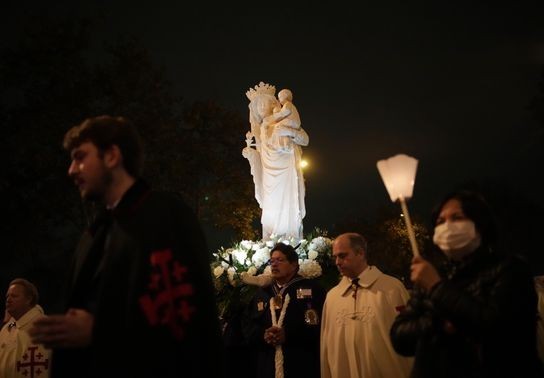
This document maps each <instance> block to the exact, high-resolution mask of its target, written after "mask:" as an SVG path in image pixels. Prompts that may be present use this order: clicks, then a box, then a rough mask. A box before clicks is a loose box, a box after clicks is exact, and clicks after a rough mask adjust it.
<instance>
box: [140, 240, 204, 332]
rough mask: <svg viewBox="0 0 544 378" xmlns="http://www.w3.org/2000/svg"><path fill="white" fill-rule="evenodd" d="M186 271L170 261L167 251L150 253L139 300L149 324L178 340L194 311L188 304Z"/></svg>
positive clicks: (190, 290) (189, 293) (189, 289)
mask: <svg viewBox="0 0 544 378" xmlns="http://www.w3.org/2000/svg"><path fill="white" fill-rule="evenodd" d="M187 272H188V268H187V267H186V266H184V265H181V264H180V263H179V261H176V260H174V259H173V255H172V250H171V249H165V250H161V251H154V252H152V253H151V275H150V277H149V284H148V287H147V291H146V293H145V294H144V295H142V296H141V297H140V300H139V302H140V307H141V308H142V310H143V312H144V314H145V316H146V318H147V321H148V322H149V324H150V325H151V326H152V327H157V326H166V327H168V328H169V329H170V331H171V332H172V335H173V336H174V337H175V338H176V339H178V340H181V339H182V338H183V336H184V330H185V326H186V325H187V324H188V323H189V322H190V320H191V319H192V317H193V315H194V312H195V310H196V308H195V307H194V306H193V305H192V304H191V302H192V298H193V292H194V290H193V285H192V284H191V283H189V282H187V281H188V279H187Z"/></svg>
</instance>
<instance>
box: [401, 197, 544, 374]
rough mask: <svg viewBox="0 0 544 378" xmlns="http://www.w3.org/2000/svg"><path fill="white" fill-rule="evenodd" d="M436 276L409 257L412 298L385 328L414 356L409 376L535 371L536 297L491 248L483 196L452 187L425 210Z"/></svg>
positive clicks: (519, 265) (513, 261) (526, 277)
mask: <svg viewBox="0 0 544 378" xmlns="http://www.w3.org/2000/svg"><path fill="white" fill-rule="evenodd" d="M432 221H433V224H434V225H435V229H434V235H433V242H434V244H435V245H436V246H437V247H438V248H439V249H440V250H441V251H442V252H443V253H444V254H445V255H446V257H447V258H448V261H449V264H448V268H447V269H446V274H444V275H440V274H439V273H438V271H437V269H435V267H434V266H433V265H432V264H431V263H429V262H428V261H427V260H425V259H424V258H423V257H414V258H413V260H412V266H411V280H412V281H413V283H414V285H415V289H414V290H413V292H412V297H411V299H410V301H409V303H408V305H407V307H406V309H405V310H403V311H402V312H401V313H400V314H399V315H398V316H397V319H396V320H395V322H394V324H393V326H392V328H391V340H392V342H393V346H394V348H395V350H396V351H397V352H398V353H399V354H401V355H404V356H415V361H414V367H413V371H412V375H411V376H412V377H433V378H440V377H463V378H466V377H543V376H544V373H543V371H542V368H541V366H540V362H539V360H538V357H537V353H536V320H537V316H536V314H537V307H536V306H537V297H536V293H535V290H534V285H533V280H532V277H531V273H530V270H529V268H528V267H527V265H526V264H525V263H524V261H522V260H521V259H520V258H517V257H509V258H501V257H499V256H498V255H497V254H496V253H494V250H493V246H494V242H495V236H496V229H495V225H494V222H493V218H492V216H491V212H490V210H489V208H488V206H487V204H486V202H485V201H484V200H483V198H482V197H481V196H480V195H478V194H476V193H472V192H456V193H453V194H450V195H448V196H446V197H445V199H444V200H443V201H442V202H441V203H440V205H439V206H438V207H437V210H436V211H434V212H433V215H432Z"/></svg>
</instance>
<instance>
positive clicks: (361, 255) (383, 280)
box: [321, 233, 412, 378]
mask: <svg viewBox="0 0 544 378" xmlns="http://www.w3.org/2000/svg"><path fill="white" fill-rule="evenodd" d="M367 257H368V247H367V242H366V239H365V238H364V237H363V236H362V235H360V234H357V233H345V234H342V235H340V236H338V237H337V238H336V239H335V240H334V242H333V258H334V259H335V262H336V266H337V267H338V270H339V271H340V273H341V274H342V279H341V281H340V282H339V283H338V285H336V286H335V287H333V288H332V289H331V290H330V291H329V292H328V293H327V298H326V301H325V305H324V308H323V319H322V324H321V377H322V378H333V377H334V378H344V377H350V378H374V377H398V378H402V377H407V376H408V375H409V372H410V368H411V364H412V359H410V358H406V357H402V356H400V355H398V354H397V353H396V352H395V351H394V350H393V346H392V345H391V341H390V339H389V329H390V327H391V325H392V323H393V321H394V319H395V317H396V316H397V314H398V313H399V311H400V310H401V309H402V308H403V307H404V305H405V304H406V302H407V300H408V297H409V295H408V292H407V291H406V289H405V287H404V285H403V284H402V282H400V281H399V280H398V279H396V278H394V277H391V276H389V275H386V274H384V273H382V272H381V271H380V270H379V269H378V268H377V267H376V266H372V265H369V264H368V260H367Z"/></svg>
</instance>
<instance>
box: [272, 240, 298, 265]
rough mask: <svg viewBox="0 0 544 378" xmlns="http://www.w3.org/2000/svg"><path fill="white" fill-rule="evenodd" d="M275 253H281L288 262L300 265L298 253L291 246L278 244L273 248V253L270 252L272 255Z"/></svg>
mask: <svg viewBox="0 0 544 378" xmlns="http://www.w3.org/2000/svg"><path fill="white" fill-rule="evenodd" d="M274 251H280V252H281V253H283V254H284V255H285V257H286V258H287V261H289V262H290V263H297V264H298V253H297V251H295V248H293V247H292V246H290V245H287V244H284V243H277V244H276V245H275V246H274V247H273V248H272V251H270V254H272V252H274Z"/></svg>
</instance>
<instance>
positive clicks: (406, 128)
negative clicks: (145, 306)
mask: <svg viewBox="0 0 544 378" xmlns="http://www.w3.org/2000/svg"><path fill="white" fill-rule="evenodd" d="M537 3H538V2H534V3H532V2H531V3H529V2H523V1H521V2H510V3H509V4H506V5H497V4H495V2H468V1H467V2H463V1H461V2H459V1H457V2H441V3H440V4H433V5H429V4H425V5H422V4H419V3H414V2H392V1H389V2H387V1H386V2H380V4H376V3H375V2H361V3H358V4H353V3H352V4H350V3H348V2H345V3H344V2H334V3H330V4H322V5H316V4H315V2H296V3H295V4H281V3H278V5H276V4H272V3H264V2H263V3H257V4H255V3H253V4H251V5H250V4H248V5H245V6H242V5H237V4H233V3H220V4H214V5H211V4H206V3H204V2H198V4H197V3H196V2H195V3H194V4H186V3H182V2H173V1H170V2H168V1H155V2H144V3H136V2H128V1H111V2H110V1H95V2H85V3H83V2H68V1H62V2H54V3H47V4H45V3H42V2H36V1H34V2H19V3H17V4H15V3H13V2H12V3H10V4H8V5H7V8H4V10H3V12H2V16H0V17H1V20H2V22H0V35H2V36H3V37H2V39H1V41H0V45H1V47H3V48H4V47H12V46H15V45H16V44H17V43H19V42H20V41H21V38H24V36H25V35H26V34H25V33H26V30H27V29H28V28H29V27H31V26H32V25H33V26H35V24H36V23H37V22H40V20H66V19H68V20H72V22H74V23H75V24H76V25H77V24H78V23H79V22H80V21H79V20H80V19H82V18H83V19H86V20H90V21H91V24H92V38H91V41H90V47H89V49H88V50H87V53H86V55H84V59H85V60H86V61H88V62H93V61H99V60H100V59H101V55H100V53H98V52H96V51H98V50H99V48H98V47H97V46H99V45H100V43H101V42H103V41H106V42H108V41H115V40H117V38H118V37H119V36H122V37H126V36H133V37H135V39H136V40H137V43H138V45H139V46H141V47H142V48H143V49H144V50H145V51H147V53H148V54H149V57H150V59H151V63H150V64H152V65H153V67H159V68H160V69H162V71H161V72H162V74H163V75H164V77H165V78H166V79H167V80H169V81H170V82H171V91H172V93H174V94H175V95H176V96H179V97H180V98H182V99H183V103H184V104H190V103H192V102H194V101H212V102H213V103H215V104H218V105H219V106H222V107H224V108H225V109H229V111H232V112H234V113H236V114H238V115H239V116H240V119H242V120H244V122H245V124H243V127H241V128H240V130H239V131H237V132H238V134H236V135H238V136H239V139H238V140H237V141H236V140H234V141H233V143H232V144H231V147H232V149H233V151H239V152H240V153H241V149H242V148H243V147H244V134H245V131H246V130H247V129H249V122H247V117H248V110H247V104H248V100H247V98H246V97H245V92H246V90H247V89H248V88H249V87H251V86H254V85H256V84H257V83H258V82H260V81H265V82H267V83H270V84H273V85H275V86H276V88H277V90H278V91H279V90H280V89H282V88H289V89H291V90H292V91H293V94H294V103H295V105H296V106H297V108H298V110H299V112H300V115H301V119H302V126H303V128H304V129H305V130H306V131H307V132H308V134H309V136H310V145H309V146H308V147H306V148H304V157H305V158H306V159H307V160H308V161H309V163H310V166H309V167H308V169H307V170H306V173H305V178H306V185H307V195H306V208H307V216H306V218H305V219H304V227H305V230H311V229H313V228H314V227H316V226H318V227H321V228H324V229H326V230H330V231H331V233H334V232H339V231H341V230H342V226H341V225H344V226H345V225H347V224H355V223H357V222H358V221H360V220H362V219H364V220H369V219H374V218H376V217H378V214H380V213H381V212H383V211H389V212H397V211H398V210H399V209H398V206H397V205H396V204H391V203H390V201H389V197H388V195H387V193H386V191H385V188H384V186H383V184H382V181H381V179H380V177H379V174H378V171H377V169H376V162H377V161H378V160H380V159H384V158H388V157H390V156H392V155H395V154H397V153H406V154H409V155H411V156H414V157H416V158H417V159H419V167H418V173H417V177H416V184H415V189H414V197H413V198H412V199H411V200H410V201H409V208H410V210H411V212H412V213H413V216H414V218H415V219H416V220H418V219H419V220H421V221H426V220H427V218H428V215H429V213H430V211H431V208H432V206H433V205H434V204H435V203H436V202H437V201H438V200H439V199H440V198H441V197H442V196H443V195H444V194H445V193H446V192H448V191H450V190H452V189H454V188H456V187H458V186H460V185H463V186H470V187H475V188H478V189H480V190H482V191H483V192H484V193H485V194H486V195H487V196H488V197H489V199H490V201H491V202H492V204H493V207H494V208H495V210H496V212H497V214H498V215H499V217H500V219H501V223H500V224H501V232H502V233H503V236H504V239H505V243H506V245H507V246H508V247H509V248H511V249H513V250H519V251H520V252H522V253H523V254H525V255H527V256H529V258H530V259H531V261H532V263H533V268H534V271H535V274H537V273H541V272H543V271H544V264H543V263H544V258H543V257H541V255H542V254H544V250H543V248H542V243H541V242H540V235H541V230H542V227H543V221H542V215H541V214H542V210H543V207H544V201H543V200H542V197H543V196H542V183H543V182H544V181H543V180H542V178H541V177H542V168H541V166H542V163H543V153H542V151H543V148H542V147H543V145H544V142H543V140H544V139H543V123H542V122H539V120H538V118H535V114H537V113H538V111H537V110H538V109H539V107H540V109H542V103H541V102H538V98H540V97H539V96H541V94H542V90H541V89H540V87H539V85H541V84H539V83H541V82H542V67H543V64H544V24H543V23H542V18H541V15H542V13H541V12H540V10H539V9H538V8H537V5H536V4H537ZM4 7H6V5H4ZM45 47H47V46H45ZM51 54H62V51H61V52H58V51H55V52H53V51H51ZM22 61H23V60H21V62H22ZM36 64H37V65H38V66H39V60H38V61H37V63H36ZM63 64H64V63H63ZM34 68H35V67H34ZM60 69H66V70H67V71H68V70H69V67H67V66H66V67H64V66H63V67H60ZM2 74H5V71H4V72H3V73H2ZM119 75H121V73H120V74H119ZM21 80H22V79H21ZM16 84H17V82H16V81H15V84H14V83H12V86H11V87H10V88H17V85H16ZM51 85H52V86H54V82H52V84H51ZM12 93H14V92H4V93H3V95H2V100H3V101H4V103H6V104H12V103H14V102H16V94H14V95H13V96H12V95H11V94H12ZM14 98H15V100H14ZM535 99H537V100H535ZM535 101H536V105H535ZM56 105H59V106H60V109H61V110H62V105H64V106H65V109H66V113H64V114H63V117H64V119H63V122H64V123H62V122H59V124H60V125H61V126H63V127H62V128H61V129H62V130H65V129H66V127H64V126H70V125H73V124H76V123H78V122H80V121H81V119H82V118H83V117H86V116H91V115H94V114H85V109H83V108H78V107H77V106H75V107H71V104H69V103H65V104H62V103H60V104H59V103H57V104H56ZM535 106H536V108H537V110H535ZM91 109H94V108H91ZM104 109H108V108H107V107H104ZM112 109H117V108H112ZM119 109H124V110H126V109H130V108H129V107H124V108H119ZM61 110H60V111H61ZM26 114H27V116H28V111H27V113H26ZM126 115H127V116H129V117H130V116H131V114H126ZM39 116H40V111H38V110H36V112H35V114H33V117H34V118H32V119H33V121H35V120H39V119H40V118H39ZM59 118H60V116H59ZM14 119H15V120H17V118H13V117H12V118H9V119H6V120H4V121H5V122H4V125H12V124H14ZM19 119H20V118H19ZM38 122H39V121H38ZM48 122H51V119H49V120H48ZM21 124H24V123H22V122H21ZM244 127H245V129H244ZM59 130H60V129H59ZM42 131H43V132H44V133H47V130H42ZM12 132H13V130H11V129H10V128H9V127H7V126H6V127H5V128H4V135H6V138H8V136H7V135H8V134H7V133H12ZM61 137H62V133H61V132H60V131H58V132H57V134H56V135H55V138H52V139H51V140H58V141H59V143H60V139H61ZM18 143H21V148H23V147H24V145H25V143H24V140H19V141H18ZM162 143H163V144H164V143H168V142H167V141H166V142H165V141H162ZM49 146H52V144H49ZM209 146H210V147H209ZM209 146H208V145H207V144H206V140H203V143H202V144H201V145H199V148H201V149H206V148H209V149H212V147H211V146H212V145H209ZM57 147H58V145H57V146H55V148H56V149H55V148H53V149H52V150H51V151H48V153H51V154H54V155H55V156H57V154H58V157H56V159H59V160H61V161H62V164H66V165H65V168H67V164H68V160H67V157H66V156H65V155H64V153H63V152H62V151H61V150H60V148H57ZM171 147H172V146H170V148H171ZM195 148H196V147H195ZM174 149H175V147H174ZM8 151H10V150H9V149H8ZM213 152H214V151H213V150H211V151H209V153H213ZM180 153H182V151H181V150H180ZM236 153H238V152H236ZM40 154H41V153H40V152H36V151H33V152H32V153H31V154H30V155H29V156H30V157H29V160H36V159H38V160H39V156H40ZM48 156H50V155H48ZM64 159H65V160H64ZM197 160H198V159H197ZM8 162H9V160H8ZM238 163H239V162H238ZM242 163H243V164H246V165H245V168H246V169H247V170H246V171H245V172H244V171H240V173H241V174H243V175H246V181H247V178H249V177H250V172H249V165H247V162H242ZM62 164H60V165H62ZM241 167H243V166H241ZM241 169H244V168H241ZM64 173H65V170H62V171H61V170H56V171H54V173H52V174H54V175H58V176H59V177H60V175H64ZM30 177H31V176H30ZM4 179H5V180H12V178H11V177H5V178H4ZM58 180H59V182H60V183H62V184H61V185H62V187H63V188H64V189H65V188H68V187H70V185H71V183H70V182H69V181H68V180H65V179H60V178H58ZM6 182H8V181H6ZM9 182H13V181H9ZM9 182H8V183H7V184H6V185H4V187H6V186H9ZM246 183H247V182H246ZM21 188H22V187H21ZM66 190H68V189H66ZM70 190H73V191H74V192H75V189H73V188H70ZM21 191H23V189H21ZM74 195H75V193H74ZM10 196H12V194H10V193H9V192H8V194H4V195H3V201H6V202H9V201H10V198H9V197H10ZM245 199H246V202H252V201H253V202H252V203H253V205H254V199H253V198H252V196H251V193H250V194H249V195H248V194H247V193H246V197H245ZM49 202H51V203H52V204H53V205H55V204H58V201H55V200H54V199H53V198H52V199H51V200H50V201H49ZM6 205H8V204H6ZM53 208H54V206H53ZM384 208H385V209H386V210H384ZM34 210H35V211H38V210H36V209H34ZM24 211H25V212H32V210H28V209H25V210H24ZM8 215H9V213H8ZM75 218H77V216H75ZM257 219H258V218H257ZM14 223H15V224H19V222H14ZM75 223H76V225H75V226H74V229H78V230H80V229H81V226H82V225H81V224H79V225H78V224H77V222H75ZM21 224H22V223H21ZM203 224H204V225H205V228H206V232H207V235H208V240H209V244H210V249H211V250H212V251H213V250H215V249H216V248H218V247H219V246H222V245H226V244H228V243H230V242H231V240H232V237H233V234H232V232H230V231H229V230H228V229H227V230H223V229H220V228H218V227H215V226H214V225H213V224H210V223H209V222H206V220H205V219H204V220H203ZM256 226H257V228H258V227H259V224H258V222H256ZM19 232H20V233H19V234H18V235H19V236H17V238H16V237H15V236H14V235H15V234H14V232H13V231H10V232H9V233H6V234H4V236H3V237H4V238H6V239H7V240H6V246H8V248H10V249H11V250H12V251H15V250H18V248H19V247H20V246H21V243H22V242H23V241H22V240H21V239H24V237H23V238H21V236H20V235H25V233H24V231H21V230H19ZM26 232H28V237H29V238H32V234H33V230H28V229H27V230H26ZM62 234H63V232H62V231H59V235H62ZM75 234H76V232H70V235H75ZM57 239H58V240H60V239H62V240H63V242H62V243H63V244H62V248H61V249H62V251H63V252H62V253H60V252H59V253H57V254H54V253H52V252H51V253H49V254H47V253H46V252H42V251H37V250H35V248H34V247H28V248H26V249H25V248H21V250H22V251H26V252H24V253H27V254H30V255H32V256H34V257H32V258H31V259H30V260H32V261H33V262H32V264H33V268H32V269H34V270H32V271H33V272H34V273H32V274H36V273H35V272H36V270H39V269H41V268H43V272H42V273H40V274H41V275H38V274H36V275H37V277H38V276H39V277H43V276H47V275H48V274H50V273H48V269H47V266H57V265H59V264H61V261H64V260H65V259H66V258H67V256H68V254H69V253H68V252H67V251H68V250H71V246H72V245H73V243H74V242H75V238H74V237H73V236H71V237H70V238H61V237H59V238H57ZM57 243H60V242H58V241H57ZM58 245H60V244H58ZM44 249H47V248H45V246H44ZM21 253H22V252H17V253H15V252H13V253H7V254H6V256H7V258H9V260H8V261H6V264H5V265H4V268H3V269H2V275H3V277H2V282H4V283H5V282H6V281H7V280H9V279H10V278H13V277H12V276H13V275H17V274H27V272H29V270H28V266H27V265H28V264H27V262H26V261H28V258H25V257H22V255H21ZM50 255H51V256H53V257H51V258H49V257H44V256H50ZM37 256H41V257H37ZM51 261H53V262H51ZM48 264H49V265H48ZM42 265H43V266H42ZM32 274H31V275H32ZM56 279H57V277H56V276H55V277H54V278H53V280H54V284H51V285H50V286H51V289H49V290H50V291H53V290H54V288H55V287H56V285H57V281H56ZM39 280H42V281H45V279H44V278H39ZM59 281H60V279H59ZM46 295H49V296H51V295H52V294H46Z"/></svg>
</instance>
